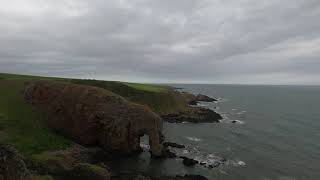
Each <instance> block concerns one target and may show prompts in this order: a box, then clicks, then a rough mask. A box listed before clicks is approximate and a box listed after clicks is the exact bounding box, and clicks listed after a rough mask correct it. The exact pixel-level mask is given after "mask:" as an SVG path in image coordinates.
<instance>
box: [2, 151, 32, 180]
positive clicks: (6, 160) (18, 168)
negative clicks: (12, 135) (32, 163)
mask: <svg viewBox="0 0 320 180" xmlns="http://www.w3.org/2000/svg"><path fill="white" fill-rule="evenodd" d="M0 180H30V174H29V171H28V169H27V168H26V165H25V163H24V161H23V158H22V156H21V155H20V154H19V153H18V152H17V151H16V150H15V149H14V148H12V147H10V146H8V145H0Z"/></svg>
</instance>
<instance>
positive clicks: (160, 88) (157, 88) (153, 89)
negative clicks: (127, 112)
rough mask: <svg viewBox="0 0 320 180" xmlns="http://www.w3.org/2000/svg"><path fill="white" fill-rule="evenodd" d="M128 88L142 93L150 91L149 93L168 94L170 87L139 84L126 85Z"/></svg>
mask: <svg viewBox="0 0 320 180" xmlns="http://www.w3.org/2000/svg"><path fill="white" fill-rule="evenodd" d="M125 84H126V85H127V86H129V87H132V88H134V89H137V90H141V91H148V92H156V93H160V92H166V91H168V87H165V86H160V85H150V84H138V83H125Z"/></svg>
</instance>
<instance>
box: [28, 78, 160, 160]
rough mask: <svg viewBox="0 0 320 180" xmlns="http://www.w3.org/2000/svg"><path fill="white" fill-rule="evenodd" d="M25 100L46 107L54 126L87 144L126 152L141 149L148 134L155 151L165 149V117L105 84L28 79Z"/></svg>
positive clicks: (67, 135) (38, 106)
mask: <svg viewBox="0 0 320 180" xmlns="http://www.w3.org/2000/svg"><path fill="white" fill-rule="evenodd" d="M24 96H25V100H26V101H27V102H28V103H30V104H32V105H34V106H35V107H36V108H38V109H40V110H41V111H43V112H44V113H45V114H46V115H47V116H48V118H47V124H48V126H49V127H50V128H52V129H54V130H56V131H57V132H60V133H61V134H63V135H64V136H66V137H68V138H71V139H73V140H74V141H76V142H78V143H80V144H82V145H87V146H100V147H102V148H104V149H105V150H107V151H110V152H117V153H122V154H132V153H135V152H140V151H141V147H140V137H141V136H143V135H145V134H147V135H148V136H149V144H150V146H151V153H152V154H153V155H154V156H160V155H161V152H162V144H161V139H162V138H161V137H162V134H161V132H162V119H161V118H160V117H159V116H158V115H157V114H155V113H154V112H152V111H151V110H150V109H149V108H148V107H146V106H143V105H138V104H135V103H132V102H129V101H127V100H126V99H124V98H122V97H121V96H119V95H117V94H114V93H112V92H110V91H107V90H105V89H102V88H97V87H92V86H84V85H77V84H72V83H65V82H58V81H35V82H31V83H28V84H27V85H26V88H25V92H24Z"/></svg>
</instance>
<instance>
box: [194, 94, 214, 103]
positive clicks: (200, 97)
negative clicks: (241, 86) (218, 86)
mask: <svg viewBox="0 0 320 180" xmlns="http://www.w3.org/2000/svg"><path fill="white" fill-rule="evenodd" d="M196 100H197V101H203V102H215V101H217V100H216V99H214V98H212V97H209V96H206V95H203V94H198V95H197V96H196Z"/></svg>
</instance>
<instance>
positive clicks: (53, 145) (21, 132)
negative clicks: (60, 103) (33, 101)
mask: <svg viewBox="0 0 320 180" xmlns="http://www.w3.org/2000/svg"><path fill="white" fill-rule="evenodd" d="M24 82H25V81H24V80H18V79H14V80H0V114H1V116H2V118H0V126H1V127H2V128H3V129H4V130H5V132H6V134H7V136H8V137H7V138H6V139H5V140H4V141H5V142H4V143H8V144H12V145H14V146H15V147H16V148H17V149H18V150H20V151H21V152H22V153H23V154H24V155H27V156H28V155H32V154H36V153H40V152H42V151H46V150H54V149H62V148H65V147H67V146H68V141H67V140H66V139H64V138H63V137H61V136H59V135H57V134H55V133H54V132H52V131H51V130H49V129H48V128H46V126H45V123H44V119H45V117H44V115H42V114H41V113H40V112H37V111H36V110H35V109H33V108H32V107H31V106H30V105H28V104H27V103H26V102H25V101H24V100H23V87H24Z"/></svg>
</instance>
